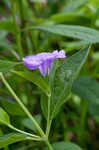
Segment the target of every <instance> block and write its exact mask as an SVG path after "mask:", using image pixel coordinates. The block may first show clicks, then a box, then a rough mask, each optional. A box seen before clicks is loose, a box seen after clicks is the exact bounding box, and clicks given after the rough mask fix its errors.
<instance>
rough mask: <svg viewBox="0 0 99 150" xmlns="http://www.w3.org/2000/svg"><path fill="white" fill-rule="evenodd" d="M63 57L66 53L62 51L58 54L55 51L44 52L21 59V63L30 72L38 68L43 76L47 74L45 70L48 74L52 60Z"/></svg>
mask: <svg viewBox="0 0 99 150" xmlns="http://www.w3.org/2000/svg"><path fill="white" fill-rule="evenodd" d="M65 57H66V53H65V52H64V50H61V51H59V52H58V51H57V50H55V51H53V52H52V53H49V52H44V53H39V54H36V55H29V56H26V57H25V58H23V62H24V65H25V66H26V67H27V68H28V69H30V70H34V69H37V68H39V70H40V72H41V74H42V75H43V76H45V75H46V73H47V68H48V73H49V72H50V69H51V64H52V62H53V60H54V59H57V58H65Z"/></svg>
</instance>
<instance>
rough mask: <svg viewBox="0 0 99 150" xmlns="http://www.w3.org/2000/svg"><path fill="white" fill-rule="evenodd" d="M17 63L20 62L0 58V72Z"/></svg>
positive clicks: (4, 71)
mask: <svg viewBox="0 0 99 150" xmlns="http://www.w3.org/2000/svg"><path fill="white" fill-rule="evenodd" d="M18 64H20V63H18V62H12V61H6V60H0V72H3V73H6V72H8V71H9V70H11V69H12V68H13V67H15V66H16V65H18Z"/></svg>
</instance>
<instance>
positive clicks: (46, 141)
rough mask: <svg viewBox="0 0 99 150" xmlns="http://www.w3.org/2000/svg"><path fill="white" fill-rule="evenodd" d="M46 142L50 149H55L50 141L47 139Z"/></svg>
mask: <svg viewBox="0 0 99 150" xmlns="http://www.w3.org/2000/svg"><path fill="white" fill-rule="evenodd" d="M46 144H47V146H48V148H49V150H54V149H53V147H52V146H51V144H50V143H49V141H46Z"/></svg>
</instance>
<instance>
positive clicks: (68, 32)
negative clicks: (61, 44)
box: [25, 25, 99, 43]
mask: <svg viewBox="0 0 99 150" xmlns="http://www.w3.org/2000/svg"><path fill="white" fill-rule="evenodd" d="M32 29H40V30H43V31H48V32H51V33H54V34H59V35H62V36H66V37H71V38H77V39H80V40H84V41H87V42H88V43H98V42H99V31H98V30H95V29H91V28H88V27H82V26H74V25H51V26H32V27H29V28H26V29H25V30H32Z"/></svg>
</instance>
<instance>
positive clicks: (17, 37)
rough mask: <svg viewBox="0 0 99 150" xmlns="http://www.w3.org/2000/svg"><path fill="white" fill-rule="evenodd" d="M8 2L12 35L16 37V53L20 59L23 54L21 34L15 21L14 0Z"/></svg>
mask: <svg viewBox="0 0 99 150" xmlns="http://www.w3.org/2000/svg"><path fill="white" fill-rule="evenodd" d="M10 1H11V11H12V18H13V24H14V28H15V32H14V34H15V37H16V44H17V51H18V53H19V55H20V58H22V57H23V52H22V46H21V33H20V28H19V25H18V24H17V21H16V11H15V9H16V7H15V1H14V0H10Z"/></svg>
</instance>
